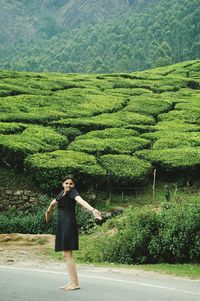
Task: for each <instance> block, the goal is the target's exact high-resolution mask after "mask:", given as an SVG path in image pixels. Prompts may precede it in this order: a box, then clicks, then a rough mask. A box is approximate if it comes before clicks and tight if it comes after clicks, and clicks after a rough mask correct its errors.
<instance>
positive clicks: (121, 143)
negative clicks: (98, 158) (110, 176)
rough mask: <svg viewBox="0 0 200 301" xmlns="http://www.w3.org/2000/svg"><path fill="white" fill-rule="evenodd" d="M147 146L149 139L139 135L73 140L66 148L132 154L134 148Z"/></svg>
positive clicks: (91, 151)
mask: <svg viewBox="0 0 200 301" xmlns="http://www.w3.org/2000/svg"><path fill="white" fill-rule="evenodd" d="M148 146H149V141H148V140H146V139H142V138H139V137H125V138H120V139H115V138H105V139H100V138H90V139H77V140H75V141H73V142H72V143H71V144H70V145H69V147H68V149H72V150H75V151H84V152H86V153H90V154H96V155H97V154H133V153H134V152H135V151H136V150H139V149H143V148H146V147H148Z"/></svg>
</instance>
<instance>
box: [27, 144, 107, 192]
mask: <svg viewBox="0 0 200 301" xmlns="http://www.w3.org/2000/svg"><path fill="white" fill-rule="evenodd" d="M25 167H26V170H27V172H28V173H29V174H32V175H33V178H34V180H36V182H37V183H38V185H39V186H40V187H41V188H42V189H43V190H45V191H49V190H50V191H52V190H54V189H56V188H57V187H59V185H60V183H61V180H62V178H63V176H65V175H66V174H70V173H72V174H74V175H75V176H77V177H78V178H79V177H80V176H81V175H84V176H85V177H86V178H87V179H91V178H93V179H96V178H99V179H100V178H102V177H105V176H106V171H105V169H103V168H102V167H101V166H100V165H99V164H98V163H97V161H96V158H95V157H94V156H92V155H88V154H85V153H83V152H75V151H71V150H58V151H55V152H50V153H45V154H35V155H31V156H28V158H27V159H26V160H25Z"/></svg>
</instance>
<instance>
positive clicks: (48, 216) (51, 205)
mask: <svg viewBox="0 0 200 301" xmlns="http://www.w3.org/2000/svg"><path fill="white" fill-rule="evenodd" d="M57 203H58V202H57V201H56V199H54V200H53V201H52V202H51V203H50V205H49V207H48V209H47V211H46V213H45V219H46V223H48V222H49V218H50V214H51V211H52V210H53V208H54V207H55V206H56V205H57Z"/></svg>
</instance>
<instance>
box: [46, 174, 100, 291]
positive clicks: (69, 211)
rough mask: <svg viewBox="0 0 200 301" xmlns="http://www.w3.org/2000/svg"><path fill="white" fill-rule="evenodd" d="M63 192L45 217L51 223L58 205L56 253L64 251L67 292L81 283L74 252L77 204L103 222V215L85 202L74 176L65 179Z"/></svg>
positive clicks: (65, 287)
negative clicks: (67, 279) (68, 281)
mask: <svg viewBox="0 0 200 301" xmlns="http://www.w3.org/2000/svg"><path fill="white" fill-rule="evenodd" d="M62 186H63V190H62V191H61V192H60V193H59V194H58V195H57V196H56V198H55V199H54V200H53V201H52V202H51V203H50V205H49V207H48V209H47V211H46V214H45V217H46V222H47V223H48V222H49V218H50V214H51V211H52V209H53V208H54V207H55V206H56V205H58V223H57V230H56V241H55V251H56V252H58V251H63V252H64V259H65V261H66V264H67V269H68V273H69V278H70V283H69V284H66V285H64V286H63V287H61V288H63V289H65V290H76V289H79V288H80V286H79V281H78V276H77V271H76V266H75V263H74V260H73V256H72V251H73V250H78V248H79V247H78V227H77V223H76V217H75V206H76V202H78V203H79V204H80V205H82V206H83V207H84V208H86V209H87V210H89V211H90V212H92V213H93V215H94V217H95V218H97V219H99V220H101V219H102V217H101V213H100V212H99V211H98V210H96V209H95V208H93V207H92V206H90V205H89V204H88V203H87V202H86V201H84V200H83V199H82V198H81V197H80V195H79V194H78V191H77V190H76V189H75V187H74V186H75V180H74V178H73V176H71V175H68V176H66V177H65V178H64V179H63V183H62Z"/></svg>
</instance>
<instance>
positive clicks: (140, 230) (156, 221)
mask: <svg viewBox="0 0 200 301" xmlns="http://www.w3.org/2000/svg"><path fill="white" fill-rule="evenodd" d="M199 214H200V203H199V200H197V201H194V202H190V203H189V204H188V203H186V202H184V203H183V204H174V205H171V207H170V208H169V209H161V210H160V211H158V212H156V211H155V210H152V208H148V207H147V208H146V209H145V208H141V209H136V208H131V207H130V208H129V209H127V210H126V212H125V214H124V215H123V216H121V217H118V218H115V219H112V220H110V221H108V222H107V225H105V226H104V227H103V229H102V230H101V231H100V233H99V234H100V235H99V236H98V237H97V239H96V241H95V244H94V241H92V242H91V244H93V246H91V244H89V245H88V246H87V249H86V250H85V253H84V255H83V256H84V259H85V260H87V261H90V262H92V261H108V262H112V263H113V262H116V263H126V264H144V263H159V262H166V263H188V262H191V263H199V260H200V255H199V254H200V253H199V251H200V249H199V246H200V230H199V229H200V220H199Z"/></svg>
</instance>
